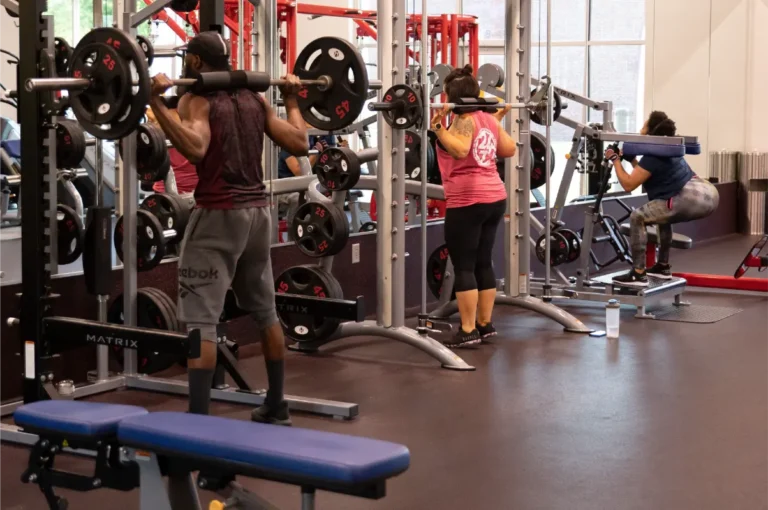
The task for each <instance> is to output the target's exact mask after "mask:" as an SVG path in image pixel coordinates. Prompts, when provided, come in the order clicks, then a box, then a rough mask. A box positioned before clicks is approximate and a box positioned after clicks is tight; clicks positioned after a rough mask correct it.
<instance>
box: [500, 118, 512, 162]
mask: <svg viewBox="0 0 768 510" xmlns="http://www.w3.org/2000/svg"><path fill="white" fill-rule="evenodd" d="M496 120H499V119H498V118H497V119H496ZM516 152H517V144H516V143H515V139H514V138H512V137H511V136H510V135H509V133H507V132H506V131H505V130H504V128H503V127H502V126H501V122H499V140H498V143H497V145H496V156H498V157H500V158H511V157H512V156H514V155H515V153H516Z"/></svg>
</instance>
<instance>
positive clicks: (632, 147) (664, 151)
mask: <svg viewBox="0 0 768 510" xmlns="http://www.w3.org/2000/svg"><path fill="white" fill-rule="evenodd" d="M621 150H622V152H624V154H631V155H633V156H657V157H659V158H679V157H683V156H685V146H684V145H662V144H659V143H638V142H625V143H624V146H623V147H622V149H621Z"/></svg>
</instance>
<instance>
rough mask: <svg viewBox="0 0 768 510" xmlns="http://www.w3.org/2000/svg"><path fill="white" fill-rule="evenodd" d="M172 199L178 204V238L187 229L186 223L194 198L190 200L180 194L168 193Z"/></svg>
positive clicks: (190, 213)
mask: <svg viewBox="0 0 768 510" xmlns="http://www.w3.org/2000/svg"><path fill="white" fill-rule="evenodd" d="M168 195H169V196H170V197H171V198H172V199H173V200H175V201H176V203H177V204H179V211H180V214H179V217H178V218H177V220H178V227H177V228H176V232H178V234H179V239H181V238H183V237H184V232H186V230H187V225H189V218H190V216H192V209H193V208H194V199H192V201H190V199H189V198H182V197H181V196H180V195H176V194H174V193H169V194H168Z"/></svg>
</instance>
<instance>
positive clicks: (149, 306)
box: [107, 289, 176, 375]
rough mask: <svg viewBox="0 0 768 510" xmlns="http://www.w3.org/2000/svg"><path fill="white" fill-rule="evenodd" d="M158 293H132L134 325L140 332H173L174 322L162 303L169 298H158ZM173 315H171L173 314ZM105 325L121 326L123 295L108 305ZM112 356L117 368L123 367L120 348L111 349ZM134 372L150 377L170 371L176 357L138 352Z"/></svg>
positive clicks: (143, 291) (122, 321)
mask: <svg viewBox="0 0 768 510" xmlns="http://www.w3.org/2000/svg"><path fill="white" fill-rule="evenodd" d="M158 293H162V291H161V290H159V289H152V290H151V291H148V289H138V291H137V292H136V325H137V326H139V327H141V328H150V329H159V330H163V331H173V329H174V326H175V322H174V319H173V317H171V311H170V310H168V309H167V305H166V299H165V298H167V301H170V297H168V296H167V295H165V293H163V294H164V295H165V298H159V297H158ZM174 315H175V314H174ZM107 321H108V322H110V323H112V324H123V323H124V316H123V295H122V294H120V295H119V296H117V297H116V298H115V300H114V301H112V304H111V305H110V307H109V309H108V310H107ZM112 354H113V355H114V356H115V358H116V359H117V361H118V362H119V363H120V366H121V367H122V365H123V348H122V347H119V346H112ZM137 357H138V366H137V369H138V371H139V372H140V373H142V374H148V375H151V374H154V373H156V372H160V371H161V370H165V369H166V368H170V367H171V366H172V365H173V364H174V363H175V362H176V357H175V356H173V355H172V354H169V353H160V352H156V351H152V350H151V349H147V348H141V349H138V353H137Z"/></svg>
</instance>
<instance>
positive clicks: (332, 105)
mask: <svg viewBox="0 0 768 510" xmlns="http://www.w3.org/2000/svg"><path fill="white" fill-rule="evenodd" d="M293 74H295V75H296V76H298V77H299V79H302V80H316V79H319V78H320V77H321V76H328V77H330V78H331V80H332V82H333V84H332V86H331V87H328V88H327V89H326V90H321V88H320V87H317V86H308V87H304V88H302V89H301V90H300V91H299V95H298V103H299V108H300V109H301V114H302V116H303V117H304V120H306V121H307V122H308V123H309V124H310V125H311V126H313V127H316V128H318V129H323V130H326V131H336V130H339V129H342V128H344V127H346V126H349V125H350V124H352V123H353V122H354V121H355V119H357V117H358V116H359V115H360V113H361V112H362V111H363V107H364V106H365V102H366V101H367V100H368V71H367V69H366V68H365V62H364V61H363V57H362V56H361V55H360V52H358V51H357V48H355V46H354V45H352V43H350V42H349V41H345V40H344V39H339V38H337V37H320V38H318V39H315V40H314V41H312V42H310V43H309V44H307V45H306V46H305V47H304V49H303V50H301V53H299V57H298V58H297V59H296V62H295V64H294V66H293ZM350 75H351V76H352V78H351V79H350Z"/></svg>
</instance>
